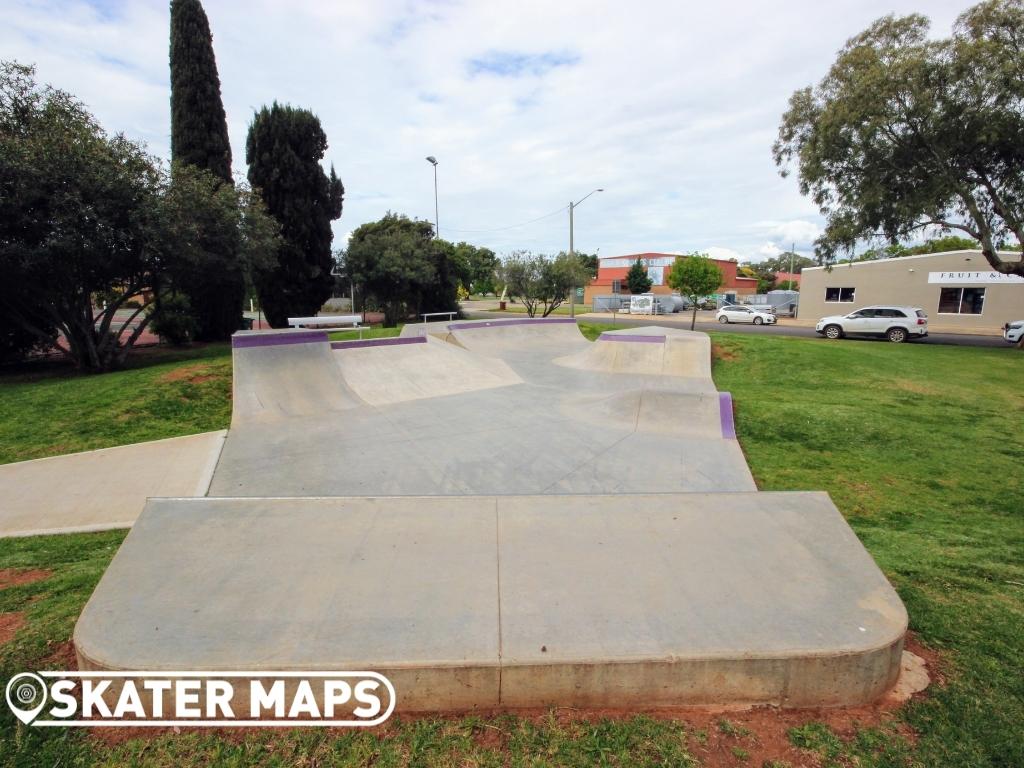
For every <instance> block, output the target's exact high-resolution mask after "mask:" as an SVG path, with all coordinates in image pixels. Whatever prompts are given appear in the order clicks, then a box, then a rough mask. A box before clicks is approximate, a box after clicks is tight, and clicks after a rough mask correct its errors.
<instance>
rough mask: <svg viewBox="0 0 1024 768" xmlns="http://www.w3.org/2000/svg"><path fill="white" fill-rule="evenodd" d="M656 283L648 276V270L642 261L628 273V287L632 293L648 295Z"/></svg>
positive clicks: (634, 265) (636, 263) (637, 261)
mask: <svg viewBox="0 0 1024 768" xmlns="http://www.w3.org/2000/svg"><path fill="white" fill-rule="evenodd" d="M653 284H654V282H653V281H652V280H651V278H649V277H648V276H647V268H646V267H645V266H644V265H643V262H642V261H640V259H637V260H636V262H635V263H634V264H633V266H631V267H630V268H629V271H628V272H627V273H626V286H627V287H628V288H629V292H630V293H634V294H635V293H647V292H648V291H649V290H651V286H652V285H653Z"/></svg>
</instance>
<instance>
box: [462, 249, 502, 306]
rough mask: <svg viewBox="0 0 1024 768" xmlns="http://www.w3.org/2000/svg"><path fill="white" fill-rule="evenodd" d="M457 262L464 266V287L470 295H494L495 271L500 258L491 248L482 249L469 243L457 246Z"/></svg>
mask: <svg viewBox="0 0 1024 768" xmlns="http://www.w3.org/2000/svg"><path fill="white" fill-rule="evenodd" d="M455 260H456V261H457V262H459V263H460V264H464V267H463V269H462V273H463V274H464V275H465V280H463V286H464V287H465V288H466V290H467V291H468V292H470V293H480V294H487V293H494V292H495V291H494V288H495V283H494V280H495V277H494V275H495V270H496V269H497V267H498V257H497V256H496V255H495V253H494V251H492V250H491V249H490V248H482V247H480V246H476V245H470V244H469V243H465V242H463V243H459V244H458V245H456V246H455Z"/></svg>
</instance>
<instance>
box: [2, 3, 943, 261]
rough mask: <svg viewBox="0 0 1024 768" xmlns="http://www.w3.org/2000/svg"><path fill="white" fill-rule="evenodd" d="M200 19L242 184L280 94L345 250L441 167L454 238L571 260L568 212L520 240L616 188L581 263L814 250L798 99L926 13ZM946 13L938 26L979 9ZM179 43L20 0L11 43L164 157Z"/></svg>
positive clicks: (428, 8) (424, 192)
mask: <svg viewBox="0 0 1024 768" xmlns="http://www.w3.org/2000/svg"><path fill="white" fill-rule="evenodd" d="M204 5H205V7H206V11H207V14H208V16H209V18H210V24H211V28H212V30H213V35H214V47H215V51H216V56H217V63H218V67H219V70H220V76H221V83H222V91H223V97H224V103H225V108H226V111H227V114H228V123H229V132H230V136H231V143H232V149H233V152H234V168H235V171H236V172H243V173H244V170H245V165H244V161H245V135H246V130H247V125H248V122H249V120H250V118H251V115H252V113H253V110H254V109H258V108H259V107H260V106H261V105H263V104H266V103H269V102H271V101H273V100H274V99H277V100H279V101H282V102H288V103H291V104H294V105H299V106H304V107H308V108H309V109H312V110H313V111H314V112H315V113H317V114H318V115H319V116H320V117H321V119H322V122H323V125H324V128H325V130H326V132H327V136H328V140H329V142H330V148H329V150H328V153H327V158H326V160H327V161H328V162H333V163H334V165H335V167H336V168H337V170H338V173H339V175H340V176H341V178H342V180H343V181H344V183H345V188H346V202H345V211H344V215H343V217H342V219H341V220H340V221H339V222H336V223H335V232H336V233H337V237H338V241H339V244H340V242H341V241H342V238H343V237H344V235H345V234H346V233H348V232H350V231H351V230H352V229H354V228H355V227H356V226H358V225H359V224H361V223H363V222H366V221H371V220H374V219H376V218H379V217H380V216H381V215H383V214H384V213H385V212H386V211H388V210H392V211H398V212H402V213H406V214H408V215H410V216H416V217H419V218H424V219H430V220H433V218H434V186H433V181H434V179H433V173H432V170H431V168H430V166H429V165H428V164H427V162H426V161H425V160H424V157H425V156H426V155H434V156H436V157H437V159H438V160H439V162H440V165H439V167H438V186H439V198H440V199H439V208H440V229H441V235H442V236H443V237H448V238H452V239H470V240H472V241H473V242H476V243H479V244H481V245H487V246H490V247H492V248H494V249H495V250H497V251H499V252H503V251H507V250H510V249H513V248H529V249H532V250H535V251H548V252H551V251H558V250H562V249H565V248H567V247H568V215H567V213H564V212H563V213H560V214H558V215H555V216H551V217H548V218H544V219H542V220H540V221H538V222H535V223H533V224H530V225H529V226H523V227H516V228H511V229H509V228H507V227H508V226H509V225H511V224H516V223H518V222H525V221H529V220H532V219H536V218H538V217H542V216H544V215H545V214H549V213H552V212H553V211H556V210H557V209H559V207H560V206H567V204H568V202H569V201H570V200H578V199H579V198H580V197H582V196H583V195H585V194H587V192H589V191H590V190H591V189H594V188H595V187H604V188H605V189H606V191H605V192H604V193H603V194H599V195H594V196H593V197H591V198H589V199H588V200H587V201H586V202H585V203H584V204H583V205H581V206H580V208H579V209H578V210H577V211H576V216H575V224H576V227H575V235H576V246H577V248H579V249H580V250H584V251H589V252H593V251H595V250H597V249H598V248H600V251H601V253H602V254H603V255H608V256H611V255H614V254H616V253H636V252H640V251H648V250H650V251H691V250H713V249H722V251H723V252H726V251H727V252H729V253H730V254H735V256H734V257H735V258H758V257H763V255H764V248H765V247H766V242H767V243H768V244H769V245H772V246H775V247H779V248H781V249H783V250H786V249H788V248H789V244H790V242H793V241H795V242H796V243H797V246H798V250H800V249H801V248H802V249H804V250H806V249H807V248H808V247H809V245H810V242H811V241H812V240H813V238H814V237H815V236H816V235H817V233H818V231H819V230H820V226H821V221H820V218H819V217H818V216H817V212H816V210H815V208H814V206H813V205H812V204H811V203H810V202H809V201H807V200H806V199H805V198H803V197H801V196H800V195H799V193H798V191H797V186H796V181H795V180H793V179H792V178H790V179H782V178H780V177H779V176H778V173H777V170H776V169H775V167H774V164H773V162H772V160H771V153H770V147H771V143H772V141H773V139H774V137H775V131H776V128H777V125H778V121H779V118H780V116H781V114H782V112H783V111H784V110H785V108H786V103H787V99H788V98H789V96H790V94H791V93H792V92H793V91H794V90H796V89H797V88H800V87H803V86H804V85H807V84H809V83H811V82H814V81H816V80H818V79H820V77H821V76H822V75H823V74H824V73H825V71H826V70H827V69H828V67H829V66H830V64H831V63H832V61H833V60H834V57H835V51H836V50H837V49H838V48H839V47H840V46H841V45H842V44H843V42H845V40H846V39H847V38H849V37H850V36H852V35H853V34H855V33H857V32H858V31H860V30H861V29H863V28H864V27H866V26H867V24H869V23H870V22H871V21H872V20H873V19H875V18H877V17H879V16H882V15H884V14H886V13H889V12H893V11H895V12H897V13H908V12H912V11H917V10H919V5H920V3H919V2H917V0H863V1H862V2H861V1H858V0H835V1H834V2H830V3H820V2H812V0H795V1H794V2H791V3H787V4H782V5H778V6H772V7H771V8H770V9H769V8H768V7H767V6H765V5H764V4H762V3H757V2H754V1H753V0H746V2H745V3H741V4H739V5H738V4H735V3H734V4H721V3H719V4H704V5H700V4H697V5H695V4H692V3H677V2H670V1H669V0H641V1H640V2H638V3H621V2H617V1H616V0H603V2H593V1H592V0H565V2H561V3H549V2H547V0H490V1H489V2H475V3H474V2H452V3H423V4H417V3H410V2H408V1H407V0H377V1H376V2H372V3H358V2H344V3H338V2H328V0H252V2H246V3H237V2H218V1H216V0H206V2H205V3H204ZM929 5H930V6H931V10H930V13H931V15H932V17H933V21H934V26H935V29H936V30H937V31H939V32H942V31H946V30H948V29H949V26H950V23H951V21H952V19H953V18H954V17H955V15H956V14H957V13H958V12H959V11H960V10H962V7H963V0H956V1H955V2H954V1H953V0H932V2H931V3H930V4H929ZM496 19H500V20H501V23H500V24H499V23H495V20H496ZM793 29H813V30H814V34H812V35H796V36H794V35H793V34H792V30H793ZM167 35H168V9H167V4H166V3H152V4H150V3H137V2H120V3H119V2H115V0H93V1H92V2H86V0H66V1H65V2H56V0H42V2H34V1H33V2H30V1H29V0H14V2H8V3H7V4H6V5H5V9H4V24H3V25H0V50H3V52H4V53H3V56H4V57H5V58H16V59H18V60H21V61H25V62H35V63H36V64H38V67H39V74H40V78H41V79H42V80H44V81H48V82H51V83H53V84H55V85H57V86H59V87H62V88H65V89H66V90H69V91H71V92H73V93H75V94H76V95H77V96H79V97H80V98H81V99H82V100H83V101H85V102H86V103H87V104H88V105H89V106H90V108H91V109H92V110H93V111H94V113H95V114H96V115H97V117H98V118H99V119H100V121H101V122H102V123H103V124H104V125H105V126H106V127H107V128H108V129H109V130H111V131H124V132H125V133H127V134H128V135H129V136H132V137H134V138H138V139H142V140H145V141H146V142H148V143H149V145H150V148H151V150H152V151H154V152H155V153H157V154H160V155H164V156H166V154H167V153H168V146H169V134H170V127H169V120H170V115H169V103H168V99H169V94H168V90H167V89H168V82H169V75H168V71H167V50H168V40H167ZM736 41H742V44H741V45H737V44H736ZM780 41H785V44H780ZM456 228H458V229H456ZM459 230H463V231H459ZM465 230H491V231H487V232H469V231H465ZM730 257H732V256H730Z"/></svg>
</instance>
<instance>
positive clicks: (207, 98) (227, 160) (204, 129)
mask: <svg viewBox="0 0 1024 768" xmlns="http://www.w3.org/2000/svg"><path fill="white" fill-rule="evenodd" d="M170 60H171V159H172V161H173V162H174V163H175V165H176V166H177V167H195V168H200V169H205V170H208V171H209V172H210V173H211V174H213V176H214V177H215V178H217V179H219V180H220V181H221V182H223V183H225V184H231V183H232V178H231V144H230V142H229V141H228V125H227V119H226V117H225V114H224V105H223V103H222V102H221V95H220V78H219V77H218V75H217V62H216V60H215V58H214V55H213V37H212V35H211V34H210V24H209V22H208V21H207V18H206V13H205V11H204V10H203V6H202V4H201V3H200V2H199V0H172V2H171V56H170ZM200 237H201V238H202V239H203V240H204V241H205V242H204V248H205V250H206V251H207V253H208V254H209V256H210V258H209V259H207V260H206V261H205V266H204V268H201V269H200V268H198V265H197V269H195V270H193V271H192V272H189V273H188V274H186V275H182V276H181V277H180V279H179V283H178V286H177V287H178V289H179V290H181V291H183V292H184V293H185V294H186V295H187V296H188V298H189V301H187V302H184V305H188V306H190V307H191V309H190V311H191V312H192V314H193V315H194V317H195V320H196V330H195V335H196V337H197V338H198V339H199V340H201V341H217V340H222V339H226V338H229V337H230V336H231V334H232V333H233V332H234V331H236V330H237V329H238V328H239V327H240V325H241V321H242V299H243V297H244V294H245V282H246V276H245V275H244V273H243V267H242V264H241V263H240V261H239V259H238V253H237V251H236V250H233V249H232V246H233V243H232V242H231V241H230V240H224V239H219V240H218V239H215V238H210V237H208V236H206V234H205V233H204V232H202V231H200ZM179 305H183V304H182V302H179Z"/></svg>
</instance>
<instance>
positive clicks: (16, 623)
mask: <svg viewBox="0 0 1024 768" xmlns="http://www.w3.org/2000/svg"><path fill="white" fill-rule="evenodd" d="M24 624H25V614H24V613H21V612H19V611H14V612H11V613H0V645H3V644H4V643H9V642H10V641H11V640H13V639H14V635H15V633H16V632H17V631H18V630H19V629H21V628H22V626H24Z"/></svg>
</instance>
